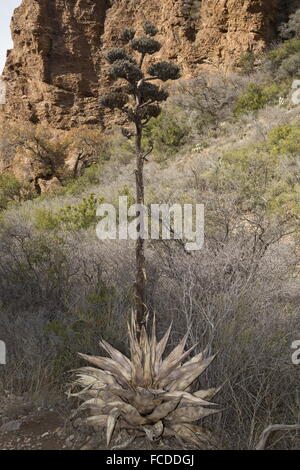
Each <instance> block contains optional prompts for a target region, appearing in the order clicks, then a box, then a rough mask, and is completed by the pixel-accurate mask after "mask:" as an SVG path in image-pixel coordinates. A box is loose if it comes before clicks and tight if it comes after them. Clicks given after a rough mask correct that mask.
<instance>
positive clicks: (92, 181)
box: [55, 162, 103, 195]
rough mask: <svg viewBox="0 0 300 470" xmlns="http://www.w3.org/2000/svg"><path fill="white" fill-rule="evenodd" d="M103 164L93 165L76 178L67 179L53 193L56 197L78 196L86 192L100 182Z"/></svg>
mask: <svg viewBox="0 0 300 470" xmlns="http://www.w3.org/2000/svg"><path fill="white" fill-rule="evenodd" d="M102 166H103V163H102V162H101V163H94V164H92V165H91V166H90V167H88V168H86V169H85V170H84V172H83V174H82V175H81V176H79V177H78V178H75V179H74V178H68V179H66V180H65V181H64V182H63V185H62V186H61V187H59V188H58V189H57V190H56V191H55V193H56V194H58V195H78V194H81V193H83V192H84V191H86V190H87V189H88V188H89V187H90V186H93V185H98V184H99V183H100V181H101V170H102Z"/></svg>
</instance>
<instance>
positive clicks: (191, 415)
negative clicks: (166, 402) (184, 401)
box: [165, 406, 221, 423]
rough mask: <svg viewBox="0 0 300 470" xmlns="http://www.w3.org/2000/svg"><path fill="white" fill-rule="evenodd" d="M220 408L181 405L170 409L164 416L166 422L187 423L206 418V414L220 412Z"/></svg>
mask: <svg viewBox="0 0 300 470" xmlns="http://www.w3.org/2000/svg"><path fill="white" fill-rule="evenodd" d="M220 411H221V410H216V409H212V408H202V407H194V406H183V407H181V408H177V409H176V410H174V411H172V412H171V413H170V414H169V415H168V416H167V417H166V418H165V420H166V422H172V423H189V422H193V421H198V420H199V419H203V418H206V417H207V416H210V415H213V414H216V413H220Z"/></svg>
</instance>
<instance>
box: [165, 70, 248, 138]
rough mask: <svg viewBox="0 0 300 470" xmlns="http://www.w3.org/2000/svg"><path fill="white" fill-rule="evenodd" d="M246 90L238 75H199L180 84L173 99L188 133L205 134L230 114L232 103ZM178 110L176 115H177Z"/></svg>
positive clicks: (242, 79) (242, 80)
mask: <svg viewBox="0 0 300 470" xmlns="http://www.w3.org/2000/svg"><path fill="white" fill-rule="evenodd" d="M244 87H245V79H244V77H240V76H235V75H232V76H228V77H224V76H223V75H221V74H216V73H213V74H206V73H201V74H200V75H199V76H198V77H196V78H195V79H192V80H185V81H181V83H180V84H179V85H178V86H176V88H175V89H174V96H173V98H172V100H173V102H174V104H175V106H176V108H177V110H178V111H181V114H182V116H183V117H182V118H181V119H184V120H185V122H186V123H188V125H189V127H190V129H191V130H190V134H193V135H195V134H197V133H198V134H201V135H203V134H207V133H208V132H210V130H211V129H214V128H216V127H217V126H218V124H219V123H220V122H222V121H224V120H225V119H227V118H229V117H230V116H231V115H232V109H233V106H234V103H235V101H236V99H237V97H238V95H239V94H240V92H241V89H243V88H244ZM178 111H177V113H178Z"/></svg>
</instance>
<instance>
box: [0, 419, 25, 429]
mask: <svg viewBox="0 0 300 470" xmlns="http://www.w3.org/2000/svg"><path fill="white" fill-rule="evenodd" d="M21 424H22V421H21V420H20V419H18V420H16V421H9V423H5V424H3V425H2V426H1V427H0V432H14V431H18V430H19V429H20V427H21Z"/></svg>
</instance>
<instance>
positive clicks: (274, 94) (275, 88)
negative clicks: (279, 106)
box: [234, 83, 289, 116]
mask: <svg viewBox="0 0 300 470" xmlns="http://www.w3.org/2000/svg"><path fill="white" fill-rule="evenodd" d="M288 90H289V85H287V84H286V83H272V84H270V85H267V86H264V87H263V86H261V85H257V84H255V83H250V85H249V86H248V88H247V89H246V91H245V93H244V94H243V95H241V96H240V97H239V98H238V99H237V101H236V105H235V108H234V114H235V116H240V115H242V114H247V113H253V112H257V111H259V110H260V109H262V108H264V107H265V106H266V105H268V104H269V105H272V104H273V105H274V104H276V103H277V102H278V100H279V98H280V97H286V96H287V93H288Z"/></svg>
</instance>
